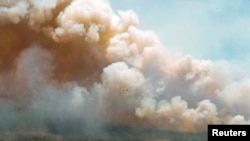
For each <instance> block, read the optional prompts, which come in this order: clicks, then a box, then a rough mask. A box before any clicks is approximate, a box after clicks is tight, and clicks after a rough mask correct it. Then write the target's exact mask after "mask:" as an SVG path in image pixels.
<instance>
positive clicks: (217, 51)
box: [110, 0, 250, 66]
mask: <svg viewBox="0 0 250 141" xmlns="http://www.w3.org/2000/svg"><path fill="white" fill-rule="evenodd" d="M110 3H111V6H112V7H113V9H114V10H115V11H119V10H128V9H131V10H133V11H134V12H136V13H137V15H138V18H139V20H140V28H142V29H147V30H153V31H154V32H155V33H156V34H157V35H158V36H159V38H160V39H161V41H162V42H163V43H164V45H166V46H168V47H171V48H174V49H176V50H179V51H180V52H183V53H184V54H191V55H193V56H194V57H196V58H202V59H212V60H227V61H230V62H236V63H237V64H239V63H240V65H242V66H247V64H249V63H250V56H249V55H250V8H249V5H250V1H248V0H204V1H200V0H155V1H153V0H126V1H124V0H110ZM242 60H243V61H242Z"/></svg>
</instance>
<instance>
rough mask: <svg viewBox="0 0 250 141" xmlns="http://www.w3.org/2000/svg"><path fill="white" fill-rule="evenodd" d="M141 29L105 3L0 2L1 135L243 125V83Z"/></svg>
mask: <svg viewBox="0 0 250 141" xmlns="http://www.w3.org/2000/svg"><path fill="white" fill-rule="evenodd" d="M138 25H139V21H138V19H137V16H136V14H135V13H134V12H133V11H123V12H119V13H118V14H116V13H114V12H113V11H112V9H111V7H110V5H109V2H108V1H105V0H42V1H39V0H7V1H4V0H1V1H0V125H1V126H0V130H7V129H16V128H20V129H44V130H56V131H60V130H61V129H62V130H63V129H70V130H71V129H74V128H73V127H76V126H77V127H78V129H84V130H88V129H90V130H92V129H96V128H98V127H99V126H101V125H102V124H106V123H113V124H126V125H129V126H136V127H147V128H156V129H164V130H173V131H181V132H199V131H205V130H206V128H207V124H244V123H248V120H249V116H250V111H249V110H248V107H250V103H249V101H248V100H249V98H250V96H249V93H250V87H249V85H250V80H249V79H248V78H244V79H243V78H241V77H238V76H237V74H235V73H234V72H233V71H232V70H231V69H230V67H229V66H228V65H226V63H222V62H212V61H209V60H196V59H194V58H192V57H191V56H183V55H178V54H177V53H175V52H174V51H172V50H170V49H168V48H167V47H164V46H163V45H162V44H161V42H160V41H159V40H158V38H157V37H156V36H155V35H154V33H152V32H150V31H143V30H141V29H140V28H139V27H138ZM64 126H67V127H66V128H64ZM78 129H77V130H78ZM61 132H67V131H61Z"/></svg>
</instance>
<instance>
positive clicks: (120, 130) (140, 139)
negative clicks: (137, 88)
mask: <svg viewBox="0 0 250 141" xmlns="http://www.w3.org/2000/svg"><path fill="white" fill-rule="evenodd" d="M206 140H207V135H206V133H197V134H191V133H178V132H170V131H163V130H153V129H144V128H134V127H129V126H113V125H112V126H105V127H103V128H102V130H100V131H99V132H98V133H96V134H86V133H82V134H67V135H64V134H58V133H55V132H54V133H53V132H44V131H27V130H21V131H20V130H19V131H2V132H1V133H0V141H206Z"/></svg>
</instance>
